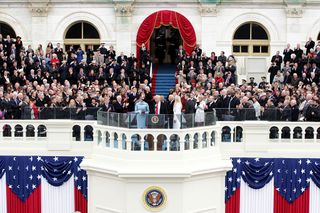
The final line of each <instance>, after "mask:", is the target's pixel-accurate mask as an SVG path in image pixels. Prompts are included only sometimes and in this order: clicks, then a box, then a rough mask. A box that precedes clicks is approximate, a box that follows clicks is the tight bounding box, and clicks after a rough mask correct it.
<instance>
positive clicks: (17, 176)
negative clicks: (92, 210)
mask: <svg viewBox="0 0 320 213" xmlns="http://www.w3.org/2000/svg"><path fill="white" fill-rule="evenodd" d="M82 159H83V157H79V156H74V157H63V156H0V171H1V173H0V182H1V181H2V182H5V185H6V186H7V187H6V188H7V189H5V191H6V192H4V194H7V197H6V206H7V211H1V209H0V212H21V211H22V212H25V213H28V212H32V213H36V212H41V209H43V205H45V201H44V200H43V199H42V195H41V193H42V192H43V190H44V189H42V192H41V190H40V188H41V185H43V184H44V183H43V181H47V183H48V184H49V185H51V186H54V187H65V185H66V183H67V182H68V183H69V184H70V183H72V184H73V185H74V192H73V193H74V195H70V197H74V209H73V210H72V211H76V210H77V211H81V212H86V211H87V209H86V208H87V207H86V205H87V179H88V178H87V174H86V171H84V170H82V169H81V168H80V163H81V161H82ZM4 177H5V180H4ZM71 179H72V180H71ZM70 181H71V182H70ZM47 183H45V184H47ZM0 188H1V187H0ZM2 188H4V187H2ZM0 193H1V192H0ZM8 195H9V196H8ZM11 198H12V199H11ZM17 198H18V199H17ZM30 200H32V205H34V206H35V207H34V208H30V207H28V202H31V201H30ZM3 205H4V204H3ZM0 206H1V203H0ZM16 206H20V207H19V209H18V210H12V208H14V209H16ZM70 208H71V207H70ZM79 208H81V209H79ZM84 208H85V209H84Z"/></svg>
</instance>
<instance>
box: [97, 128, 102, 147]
mask: <svg viewBox="0 0 320 213" xmlns="http://www.w3.org/2000/svg"><path fill="white" fill-rule="evenodd" d="M97 138H98V145H100V144H101V142H102V134H101V131H100V130H98V137H97Z"/></svg>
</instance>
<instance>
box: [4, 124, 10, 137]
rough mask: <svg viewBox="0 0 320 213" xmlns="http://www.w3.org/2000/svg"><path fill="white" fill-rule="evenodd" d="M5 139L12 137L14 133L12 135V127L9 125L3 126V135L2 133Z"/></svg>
mask: <svg viewBox="0 0 320 213" xmlns="http://www.w3.org/2000/svg"><path fill="white" fill-rule="evenodd" d="M2 134H3V135H2V136H3V137H11V135H12V133H11V126H10V125H7V124H5V125H4V126H3V133H2Z"/></svg>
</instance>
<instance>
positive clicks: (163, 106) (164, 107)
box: [150, 101, 168, 115]
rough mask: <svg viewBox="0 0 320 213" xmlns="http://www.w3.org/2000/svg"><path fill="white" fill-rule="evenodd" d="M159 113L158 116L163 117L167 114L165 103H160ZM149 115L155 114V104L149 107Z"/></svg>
mask: <svg viewBox="0 0 320 213" xmlns="http://www.w3.org/2000/svg"><path fill="white" fill-rule="evenodd" d="M159 103H160V112H159V114H161V115H164V114H168V109H167V104H166V102H163V101H160V102H159ZM150 113H151V114H156V103H155V102H153V103H152V106H151V107H150Z"/></svg>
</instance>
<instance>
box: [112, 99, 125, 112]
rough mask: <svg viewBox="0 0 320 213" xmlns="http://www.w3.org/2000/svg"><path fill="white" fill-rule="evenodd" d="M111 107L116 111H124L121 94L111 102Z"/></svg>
mask: <svg viewBox="0 0 320 213" xmlns="http://www.w3.org/2000/svg"><path fill="white" fill-rule="evenodd" d="M113 109H114V111H115V112H116V113H123V112H124V105H123V104H122V97H121V95H118V96H117V100H116V102H115V103H114V104H113Z"/></svg>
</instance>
